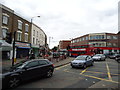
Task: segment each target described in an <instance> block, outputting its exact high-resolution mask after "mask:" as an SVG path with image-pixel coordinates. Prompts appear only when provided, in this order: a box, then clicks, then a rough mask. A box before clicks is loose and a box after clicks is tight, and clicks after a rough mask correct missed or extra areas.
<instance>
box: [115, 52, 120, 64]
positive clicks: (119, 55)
mask: <svg viewBox="0 0 120 90" xmlns="http://www.w3.org/2000/svg"><path fill="white" fill-rule="evenodd" d="M115 60H116V61H117V62H118V63H120V54H117V55H116V57H115Z"/></svg>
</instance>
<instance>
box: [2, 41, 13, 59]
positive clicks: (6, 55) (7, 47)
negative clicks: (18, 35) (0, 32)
mask: <svg viewBox="0 0 120 90" xmlns="http://www.w3.org/2000/svg"><path fill="white" fill-rule="evenodd" d="M0 43H1V45H0V52H2V60H8V59H10V57H11V51H12V45H11V44H9V43H7V42H6V41H4V40H0Z"/></svg>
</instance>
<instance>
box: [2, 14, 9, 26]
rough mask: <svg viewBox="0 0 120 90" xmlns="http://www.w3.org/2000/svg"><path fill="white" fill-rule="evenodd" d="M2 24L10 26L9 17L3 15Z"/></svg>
mask: <svg viewBox="0 0 120 90" xmlns="http://www.w3.org/2000/svg"><path fill="white" fill-rule="evenodd" d="M2 23H3V24H8V16H6V15H3V20H2Z"/></svg>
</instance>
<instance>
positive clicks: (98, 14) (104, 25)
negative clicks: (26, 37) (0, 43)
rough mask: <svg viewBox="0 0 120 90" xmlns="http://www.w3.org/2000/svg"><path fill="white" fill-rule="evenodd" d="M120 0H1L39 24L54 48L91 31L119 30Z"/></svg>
mask: <svg viewBox="0 0 120 90" xmlns="http://www.w3.org/2000/svg"><path fill="white" fill-rule="evenodd" d="M118 1H119V0H74V1H73V0H24V1H22V0H17V1H16V0H2V1H0V2H1V3H3V4H4V5H6V6H8V7H10V8H11V9H13V10H15V12H17V13H19V14H20V15H22V16H23V17H24V18H26V19H28V20H30V19H31V17H33V16H38V15H40V16H41V17H40V18H39V19H38V18H34V20H33V22H34V23H35V24H37V25H38V26H40V27H41V28H42V29H43V30H44V31H45V33H46V34H47V36H48V43H49V37H54V38H53V39H52V41H51V45H50V46H51V47H53V46H54V45H57V44H58V41H60V40H64V39H65V40H66V39H70V38H76V37H79V36H81V35H85V34H89V33H101V32H108V33H117V32H118V29H117V28H118V25H117V22H118V21H117V19H118V18H117V17H118V16H117V15H118V12H117V11H118V10H117V8H118Z"/></svg>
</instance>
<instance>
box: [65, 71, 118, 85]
mask: <svg viewBox="0 0 120 90" xmlns="http://www.w3.org/2000/svg"><path fill="white" fill-rule="evenodd" d="M64 72H68V73H74V72H71V71H67V70H65V71H64ZM74 74H76V73H74ZM80 75H82V76H85V77H90V78H94V79H98V80H103V81H107V82H112V83H119V82H117V81H113V80H108V79H103V78H99V77H95V76H91V75H85V74H80Z"/></svg>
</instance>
